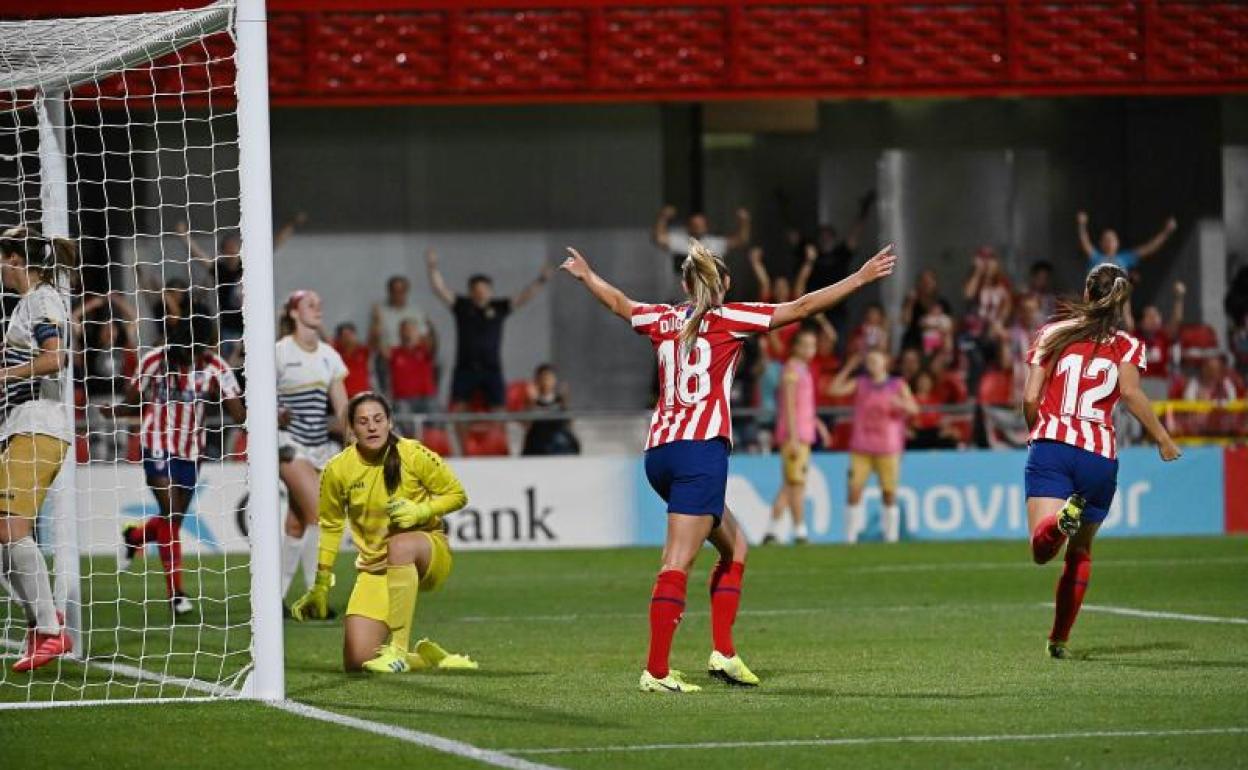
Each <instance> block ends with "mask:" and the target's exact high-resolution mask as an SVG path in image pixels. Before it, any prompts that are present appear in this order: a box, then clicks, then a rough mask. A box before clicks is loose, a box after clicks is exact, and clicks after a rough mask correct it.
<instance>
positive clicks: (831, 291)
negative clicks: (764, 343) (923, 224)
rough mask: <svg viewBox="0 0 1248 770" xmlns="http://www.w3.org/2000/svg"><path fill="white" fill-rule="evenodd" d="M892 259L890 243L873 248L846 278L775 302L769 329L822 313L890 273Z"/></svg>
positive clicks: (894, 261)
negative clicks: (864, 260)
mask: <svg viewBox="0 0 1248 770" xmlns="http://www.w3.org/2000/svg"><path fill="white" fill-rule="evenodd" d="M896 262H897V255H896V254H894V253H893V244H891V243H890V244H888V245H887V246H885V247H884V248H882V249H880V250H879V251H877V252H876V253H875V256H873V257H871V259H868V260H867V261H866V262H865V263H863V265H862V267H860V268H858V270H857V272H855V273H854V274H853V275H851V276H849V277H848V278H844V279H842V280H840V281H837V282H836V283H834V284H832V285H831V286H825V287H824V288H822V289H819V290H817V291H812V292H811V293H809V294H803V295H802V296H800V297H798V298H797V299H795V300H793V301H792V302H785V303H784V304H783V305H778V306H777V307H776V312H775V313H774V314H772V316H771V328H773V329H777V328H779V327H781V326H787V325H788V324H791V323H793V322H794V321H801V320H803V319H805V318H809V317H810V316H812V315H814V314H815V313H822V312H823V311H825V310H827V309H828V308H830V307H832V306H834V305H836V304H838V303H840V302H841V301H842V300H844V299H845V298H846V297H848V296H849V295H850V294H853V293H854V292H856V291H858V290H859V289H861V288H862V287H863V286H866V285H867V284H869V283H873V282H875V281H878V280H879V279H881V278H884V277H885V276H888V275H891V274H892V272H893V266H894V265H895V264H896Z"/></svg>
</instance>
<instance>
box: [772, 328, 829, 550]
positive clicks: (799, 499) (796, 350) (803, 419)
mask: <svg viewBox="0 0 1248 770" xmlns="http://www.w3.org/2000/svg"><path fill="white" fill-rule="evenodd" d="M817 352H818V337H817V334H816V332H815V330H814V329H812V328H803V329H801V330H799V331H798V333H797V334H796V335H794V337H793V343H792V345H791V346H790V349H789V360H788V363H786V364H785V365H784V374H783V376H782V377H781V380H780V387H779V388H778V390H779V391H780V392H779V394H777V397H776V403H777V406H778V409H777V412H776V444H778V445H779V446H780V458H781V466H782V467H781V472H782V474H783V478H782V480H781V483H780V491H778V492H776V499H775V501H774V502H773V503H772V504H771V520H770V521H769V522H768V524H767V533H766V534H765V535H764V536H763V545H767V544H768V543H774V542H775V541H776V530H777V529H779V527H780V523H781V522H782V521H783V520H784V512H785V510H786V509H787V510H788V511H789V515H790V516H792V517H793V542H794V543H805V542H806V540H807V533H806V517H805V512H804V511H803V508H804V506H805V497H806V472H807V471H808V470H809V469H810V448H811V445H813V444H814V443H815V437H816V433H818V434H819V436H821V437H822V438H823V440H824V442H825V443H827V442H828V441H829V436H828V429H827V428H826V427H824V424H823V423H822V422H821V421H820V420H819V417H818V416H817V415H816V414H815V375H814V372H812V371H811V365H810V362H811V361H813V360H814V358H815V354H816V353H817Z"/></svg>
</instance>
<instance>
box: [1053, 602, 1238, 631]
mask: <svg viewBox="0 0 1248 770" xmlns="http://www.w3.org/2000/svg"><path fill="white" fill-rule="evenodd" d="M1045 606H1046V607H1047V606H1048V604H1045ZM1083 609H1084V610H1085V611H1088V612H1104V613H1105V614H1106V615H1124V616H1126V617H1130V618H1150V619H1153V620H1186V621H1187V622H1189V623H1224V624H1227V625H1234V626H1248V618H1228V617H1226V616H1223V615H1190V614H1188V613H1186V612H1158V611H1154V610H1137V609H1133V608H1131V607H1110V606H1108V605H1104V604H1085V605H1083Z"/></svg>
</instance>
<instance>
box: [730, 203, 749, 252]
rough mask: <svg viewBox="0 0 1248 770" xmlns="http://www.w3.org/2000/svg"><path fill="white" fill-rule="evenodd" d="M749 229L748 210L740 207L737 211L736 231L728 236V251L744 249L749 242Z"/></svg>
mask: <svg viewBox="0 0 1248 770" xmlns="http://www.w3.org/2000/svg"><path fill="white" fill-rule="evenodd" d="M751 229H752V222H751V220H750V210H749V209H747V208H745V207H744V206H742V207H741V208H739V209H737V229H736V231H735V232H733V234H732V235H730V236H728V250H729V251H732V250H733V249H743V248H745V246H746V244H748V243H749V242H750V232H751Z"/></svg>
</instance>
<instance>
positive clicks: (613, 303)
mask: <svg viewBox="0 0 1248 770" xmlns="http://www.w3.org/2000/svg"><path fill="white" fill-rule="evenodd" d="M559 269H561V270H566V271H567V272H568V274H570V275H571V276H572V277H573V278H575V279H576V280H578V281H580V282H581V283H583V284H585V288H586V289H589V293H590V294H592V295H594V298H595V299H597V300H598V301H599V302H601V303H602V304H604V305H606V307H607V309H608V310H610V311H611V312H612V313H615V314H616V315H618V316H619V317H620V318H623V319H624V320H625V321H631V320H632V317H633V308H635V307H637V305H638V303H636V302H633V301H632V300H631V299H629V298H628V296H627V295H626V294H624V292H622V291H620V290H619V289H617V288H615V287H614V286H612V285H611V284H609V283H607V282H606V281H604V280H603V279H602V277H601V276H599V275H598V274H597V273H595V272H594V271H593V269H591V268H590V266H589V262H587V261H585V257H583V256H581V253H580V252H579V251H577V250H576V249H574V248H572V247H571V246H569V247H568V258H567V259H565V260H564V261H563V264H561V265H560V266H559Z"/></svg>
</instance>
